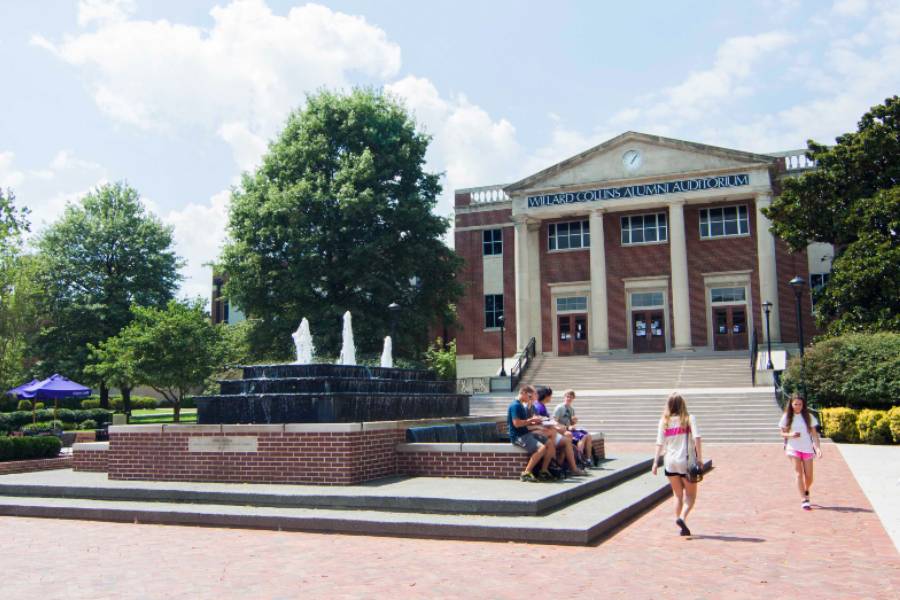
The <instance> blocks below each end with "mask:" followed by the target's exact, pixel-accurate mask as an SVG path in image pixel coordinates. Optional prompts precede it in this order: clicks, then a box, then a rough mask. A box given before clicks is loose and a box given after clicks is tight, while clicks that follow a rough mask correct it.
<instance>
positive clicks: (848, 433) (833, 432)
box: [820, 407, 859, 442]
mask: <svg viewBox="0 0 900 600" xmlns="http://www.w3.org/2000/svg"><path fill="white" fill-rule="evenodd" d="M820 414H821V417H822V435H824V436H825V437H828V438H831V439H832V440H834V441H835V442H858V441H859V430H858V429H857V428H856V420H857V417H858V412H857V411H855V410H853V409H852V408H843V407H840V408H823V409H822V410H821V411H820Z"/></svg>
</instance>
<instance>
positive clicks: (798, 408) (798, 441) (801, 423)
mask: <svg viewBox="0 0 900 600" xmlns="http://www.w3.org/2000/svg"><path fill="white" fill-rule="evenodd" d="M818 424H819V422H818V421H817V420H816V418H815V417H814V416H813V415H811V414H810V413H809V410H808V409H807V407H806V398H804V397H803V396H801V395H800V394H794V395H793V396H791V401H790V402H788V403H787V404H786V405H785V407H784V414H783V415H782V416H781V421H780V422H779V423H778V426H779V427H781V437H783V438H784V451H785V454H787V456H788V458H789V459H790V460H791V462H793V464H794V472H795V473H796V474H797V491H799V492H800V507H801V508H802V509H803V510H812V508H811V507H810V505H809V489H810V488H811V487H812V483H813V458H816V457H818V458H821V457H822V448H821V446H820V443H819V432H818V431H816V425H818Z"/></svg>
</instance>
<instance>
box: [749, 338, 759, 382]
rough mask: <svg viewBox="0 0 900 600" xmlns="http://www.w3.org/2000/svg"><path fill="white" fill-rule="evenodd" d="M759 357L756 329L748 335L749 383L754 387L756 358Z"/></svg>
mask: <svg viewBox="0 0 900 600" xmlns="http://www.w3.org/2000/svg"><path fill="white" fill-rule="evenodd" d="M758 356H759V340H758V339H757V337H756V329H754V330H753V331H752V332H751V333H750V382H751V383H752V384H753V387H756V358H757V357H758Z"/></svg>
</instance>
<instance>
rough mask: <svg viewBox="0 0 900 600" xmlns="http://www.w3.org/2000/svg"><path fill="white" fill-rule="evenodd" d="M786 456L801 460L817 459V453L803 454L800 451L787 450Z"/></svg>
mask: <svg viewBox="0 0 900 600" xmlns="http://www.w3.org/2000/svg"><path fill="white" fill-rule="evenodd" d="M785 454H787V455H788V456H793V457H794V458H799V459H800V460H812V459H814V458H815V457H816V453H815V452H801V451H800V450H791V449H787V450H785Z"/></svg>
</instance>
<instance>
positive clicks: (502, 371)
mask: <svg viewBox="0 0 900 600" xmlns="http://www.w3.org/2000/svg"><path fill="white" fill-rule="evenodd" d="M497 323H499V324H500V377H506V360H505V358H506V352H505V351H504V349H503V332H504V331H505V330H506V327H505V325H506V320H505V319H504V318H503V315H500V316H498V317H497Z"/></svg>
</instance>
